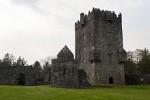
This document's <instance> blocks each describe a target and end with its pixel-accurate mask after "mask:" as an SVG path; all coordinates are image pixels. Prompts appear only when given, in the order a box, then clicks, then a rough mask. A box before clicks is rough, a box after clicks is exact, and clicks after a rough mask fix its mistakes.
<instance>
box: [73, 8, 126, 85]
mask: <svg viewBox="0 0 150 100" xmlns="http://www.w3.org/2000/svg"><path fill="white" fill-rule="evenodd" d="M75 59H76V60H78V63H79V68H81V69H84V70H85V72H86V73H87V78H88V81H89V82H90V83H91V84H125V78H124V62H125V61H126V51H125V50H124V49H123V35H122V16H121V14H119V15H116V14H115V12H111V11H104V10H100V9H97V8H93V10H92V11H91V12H90V11H89V13H88V14H84V13H81V14H80V20H78V21H77V22H76V23H75Z"/></svg>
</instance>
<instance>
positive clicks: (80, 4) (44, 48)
mask: <svg viewBox="0 0 150 100" xmlns="http://www.w3.org/2000/svg"><path fill="white" fill-rule="evenodd" d="M93 7H95V8H100V9H101V10H103V9H104V10H110V11H115V12H116V13H117V14H118V13H119V12H121V13H122V16H123V38H124V48H125V49H126V50H127V51H128V50H135V49H137V48H139V49H143V48H144V47H146V48H148V49H149V50H150V0H0V58H1V59H2V58H3V56H4V54H6V53H10V54H13V55H14V56H16V57H19V56H22V57H24V58H25V59H26V60H27V61H28V63H29V64H33V63H34V61H36V60H40V59H42V58H46V57H48V56H50V57H53V56H56V55H57V53H58V52H59V51H60V50H61V49H62V47H63V46H64V45H67V46H68V47H69V48H70V50H71V51H72V52H73V53H74V51H75V50H74V49H75V45H74V43H75V39H74V38H75V31H74V23H75V22H76V21H77V20H78V19H79V16H80V13H81V12H84V13H88V11H89V10H92V8H93Z"/></svg>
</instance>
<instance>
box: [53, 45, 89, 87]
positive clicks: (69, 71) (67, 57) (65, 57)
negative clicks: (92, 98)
mask: <svg viewBox="0 0 150 100" xmlns="http://www.w3.org/2000/svg"><path fill="white" fill-rule="evenodd" d="M86 78H87V77H86V73H85V72H84V70H83V69H78V62H77V60H75V59H74V55H73V53H72V52H71V51H70V50H69V48H68V47H67V46H65V47H64V48H63V49H62V50H61V51H60V52H59V53H58V55H57V59H53V60H52V66H51V84H52V86H54V87H59V88H85V87H89V86H90V84H89V82H88V81H87V80H86Z"/></svg>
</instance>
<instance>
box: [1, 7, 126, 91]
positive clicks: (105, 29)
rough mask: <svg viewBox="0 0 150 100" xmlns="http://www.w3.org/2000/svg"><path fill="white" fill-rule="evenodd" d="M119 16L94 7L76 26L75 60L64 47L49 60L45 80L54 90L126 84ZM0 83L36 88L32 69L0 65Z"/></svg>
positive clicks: (124, 58)
mask: <svg viewBox="0 0 150 100" xmlns="http://www.w3.org/2000/svg"><path fill="white" fill-rule="evenodd" d="M125 61H126V51H125V50H124V49H123V36H122V16H121V14H119V15H116V14H115V13H114V12H111V11H104V10H102V11H101V10H100V9H96V8H93V10H92V11H91V12H90V11H89V13H88V14H84V13H81V14H80V21H77V22H76V23H75V59H74V55H73V53H72V52H71V51H70V50H69V48H68V47H67V46H65V47H64V48H63V49H62V50H61V51H60V52H59V53H58V55H57V59H53V60H52V66H51V69H50V70H49V72H48V73H47V75H46V77H45V79H46V81H47V82H48V83H49V82H50V83H51V84H52V86H54V87H64V88H86V87H89V86H90V84H125V76H124V63H125ZM0 69H1V70H0V84H14V85H36V79H35V77H36V74H35V69H33V68H32V67H31V66H27V67H25V66H22V67H20V66H14V67H12V66H5V67H4V66H0Z"/></svg>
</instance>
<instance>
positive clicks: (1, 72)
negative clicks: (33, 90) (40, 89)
mask: <svg viewBox="0 0 150 100" xmlns="http://www.w3.org/2000/svg"><path fill="white" fill-rule="evenodd" d="M20 75H23V78H22V79H21V78H20ZM20 79H21V80H20ZM20 81H23V82H24V83H22V82H20ZM19 82H20V83H19ZM0 84H5V85H35V84H36V80H35V72H34V68H32V67H31V66H0Z"/></svg>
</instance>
